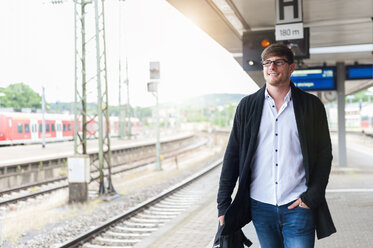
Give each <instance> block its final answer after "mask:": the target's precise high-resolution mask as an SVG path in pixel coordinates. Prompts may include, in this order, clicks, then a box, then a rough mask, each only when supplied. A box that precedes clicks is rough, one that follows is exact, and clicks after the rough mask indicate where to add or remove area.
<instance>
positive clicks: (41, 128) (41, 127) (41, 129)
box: [39, 124, 43, 133]
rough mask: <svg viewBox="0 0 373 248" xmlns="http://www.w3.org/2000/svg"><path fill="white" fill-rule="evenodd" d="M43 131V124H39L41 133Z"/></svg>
mask: <svg viewBox="0 0 373 248" xmlns="http://www.w3.org/2000/svg"><path fill="white" fill-rule="evenodd" d="M41 132H43V126H42V125H41V124H39V133H41Z"/></svg>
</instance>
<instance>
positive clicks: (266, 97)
mask: <svg viewBox="0 0 373 248" xmlns="http://www.w3.org/2000/svg"><path fill="white" fill-rule="evenodd" d="M264 97H265V99H272V100H273V98H272V97H271V96H270V95H269V93H268V90H267V87H266V88H265V91H264ZM291 100H292V97H291V88H290V89H289V92H288V93H287V94H286V96H285V97H284V102H286V103H288V102H290V101H291Z"/></svg>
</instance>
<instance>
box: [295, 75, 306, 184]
mask: <svg viewBox="0 0 373 248" xmlns="http://www.w3.org/2000/svg"><path fill="white" fill-rule="evenodd" d="M290 86H291V97H292V98H293V101H294V103H293V106H294V114H295V120H296V122H297V127H298V134H299V142H300V146H301V149H302V155H303V164H304V168H305V172H306V181H307V182H308V181H309V164H308V161H309V160H308V147H307V140H306V131H305V121H306V116H305V113H304V109H302V106H303V105H304V103H302V98H301V95H300V94H301V92H300V90H299V89H298V88H297V87H295V85H294V84H293V83H292V82H291V83H290Z"/></svg>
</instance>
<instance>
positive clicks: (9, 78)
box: [0, 0, 258, 106]
mask: <svg viewBox="0 0 373 248" xmlns="http://www.w3.org/2000/svg"><path fill="white" fill-rule="evenodd" d="M86 10H87V15H86V23H87V32H86V33H87V35H86V36H87V40H88V39H90V38H92V37H93V36H94V34H95V32H94V27H95V26H94V5H93V4H89V5H88V6H87V9H86ZM105 31H106V50H107V72H108V74H107V78H108V86H109V99H110V100H109V104H110V105H117V104H118V92H119V60H120V61H121V65H122V70H121V73H120V75H121V81H122V82H124V80H125V78H126V71H125V64H126V63H125V61H126V59H127V61H128V79H129V85H130V103H131V104H132V105H134V106H149V105H152V104H154V101H155V98H154V97H153V95H152V94H150V93H148V92H147V83H148V82H149V80H150V79H149V62H150V61H159V62H160V71H161V74H160V75H161V80H160V84H159V101H160V102H178V101H180V100H181V99H183V98H187V97H191V96H198V95H202V94H210V93H239V94H250V93H252V92H254V91H255V90H256V89H257V88H258V87H257V86H256V84H255V83H254V82H253V81H252V79H251V78H250V77H249V76H248V75H247V73H246V72H244V71H243V69H242V68H241V66H240V65H239V64H238V63H237V62H236V61H235V60H234V58H233V57H232V55H231V54H230V53H229V52H228V51H226V50H225V49H224V48H223V47H221V46H220V45H219V44H217V43H216V42H215V41H214V40H213V39H211V38H210V37H209V36H208V35H206V34H205V33H204V32H203V31H201V30H200V29H199V28H198V27H197V26H196V25H195V24H194V23H193V22H192V21H191V20H189V19H187V18H186V17H184V16H183V15H182V14H181V13H179V12H178V11H177V10H176V9H174V8H173V7H172V6H170V5H169V4H168V3H167V2H166V1H164V0H126V1H125V2H120V1H117V0H108V1H105ZM79 42H80V39H79V40H78V45H79V46H80V45H81V44H79ZM95 44H96V43H95V41H94V40H91V41H89V42H88V43H87V67H88V68H87V78H93V80H90V81H89V83H88V85H87V87H88V101H90V102H92V101H96V100H97V83H96V82H97V81H96V80H95V78H94V76H95V74H96V54H95V52H96V47H95ZM101 48H102V47H101ZM74 68H75V66H74V4H73V1H72V0H65V1H64V2H63V3H61V4H52V2H51V1H47V0H32V1H30V0H2V1H0V87H6V86H8V85H9V84H10V83H19V82H23V83H25V84H27V85H29V86H30V87H31V88H32V89H34V90H35V91H36V92H38V93H39V94H41V91H42V87H45V93H46V100H47V102H66V101H73V100H74V75H75V74H74V70H75V69H74ZM79 79H80V73H79ZM79 85H80V82H79ZM122 85H123V84H122ZM79 87H80V86H79ZM122 94H123V96H122V103H123V102H126V98H125V95H126V92H125V87H124V85H123V86H122Z"/></svg>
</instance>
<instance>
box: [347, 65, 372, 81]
mask: <svg viewBox="0 0 373 248" xmlns="http://www.w3.org/2000/svg"><path fill="white" fill-rule="evenodd" d="M346 71H347V76H346V78H347V79H349V80H353V79H373V65H353V66H346Z"/></svg>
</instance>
